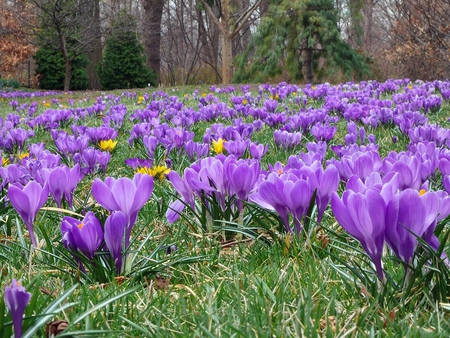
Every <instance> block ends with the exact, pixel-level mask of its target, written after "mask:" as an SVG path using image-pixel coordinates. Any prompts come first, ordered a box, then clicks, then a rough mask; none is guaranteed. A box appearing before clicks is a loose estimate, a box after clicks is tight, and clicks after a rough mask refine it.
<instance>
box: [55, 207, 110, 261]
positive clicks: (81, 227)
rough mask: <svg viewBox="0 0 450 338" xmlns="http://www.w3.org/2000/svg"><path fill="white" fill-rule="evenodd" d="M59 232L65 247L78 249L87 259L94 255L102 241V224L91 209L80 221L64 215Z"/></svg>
mask: <svg viewBox="0 0 450 338" xmlns="http://www.w3.org/2000/svg"><path fill="white" fill-rule="evenodd" d="M61 233H62V236H63V244H64V246H65V247H66V248H68V249H71V250H73V251H80V252H82V253H83V254H84V255H85V256H86V257H87V258H89V259H92V258H93V257H94V253H95V251H96V250H97V249H98V248H99V246H100V244H101V243H102V241H103V229H102V226H101V224H100V222H99V220H98V219H97V217H95V215H94V213H93V212H92V211H89V212H88V213H87V214H86V216H85V217H84V218H83V220H82V221H81V222H80V221H79V220H77V219H75V218H73V217H70V216H65V217H64V218H63V220H62V223H61Z"/></svg>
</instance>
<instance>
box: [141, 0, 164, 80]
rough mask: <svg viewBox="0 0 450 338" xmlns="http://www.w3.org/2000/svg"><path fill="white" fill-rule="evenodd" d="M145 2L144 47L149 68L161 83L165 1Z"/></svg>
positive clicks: (152, 0)
mask: <svg viewBox="0 0 450 338" xmlns="http://www.w3.org/2000/svg"><path fill="white" fill-rule="evenodd" d="M143 2H144V47H145V55H146V57H147V66H148V67H149V68H151V69H152V70H153V72H155V74H156V75H157V76H158V82H160V79H159V74H160V71H161V20H162V13H163V9H164V0H143Z"/></svg>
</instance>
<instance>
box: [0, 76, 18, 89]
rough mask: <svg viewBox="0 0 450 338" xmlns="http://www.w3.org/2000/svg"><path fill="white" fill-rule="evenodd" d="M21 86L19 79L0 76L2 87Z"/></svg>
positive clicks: (0, 87) (0, 85)
mask: <svg viewBox="0 0 450 338" xmlns="http://www.w3.org/2000/svg"><path fill="white" fill-rule="evenodd" d="M19 87H20V83H19V81H17V80H14V79H1V78H0V89H5V88H19Z"/></svg>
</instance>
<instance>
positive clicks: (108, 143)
mask: <svg viewBox="0 0 450 338" xmlns="http://www.w3.org/2000/svg"><path fill="white" fill-rule="evenodd" d="M116 145H117V141H114V140H111V139H109V140H100V142H99V143H98V146H99V147H100V149H101V150H103V151H109V152H111V151H113V150H114V149H115V148H116Z"/></svg>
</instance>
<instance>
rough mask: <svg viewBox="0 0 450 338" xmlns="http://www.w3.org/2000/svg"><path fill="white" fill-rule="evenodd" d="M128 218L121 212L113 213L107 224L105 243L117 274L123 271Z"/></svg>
mask: <svg viewBox="0 0 450 338" xmlns="http://www.w3.org/2000/svg"><path fill="white" fill-rule="evenodd" d="M126 226H127V218H126V216H125V215H124V213H123V212H121V211H116V212H113V213H112V214H111V215H110V216H109V217H108V218H107V219H106V222H105V243H106V246H107V247H108V250H109V252H110V253H111V256H112V257H113V259H114V263H115V265H116V269H117V274H118V275H120V272H121V270H122V248H123V238H124V234H125V229H126Z"/></svg>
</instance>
